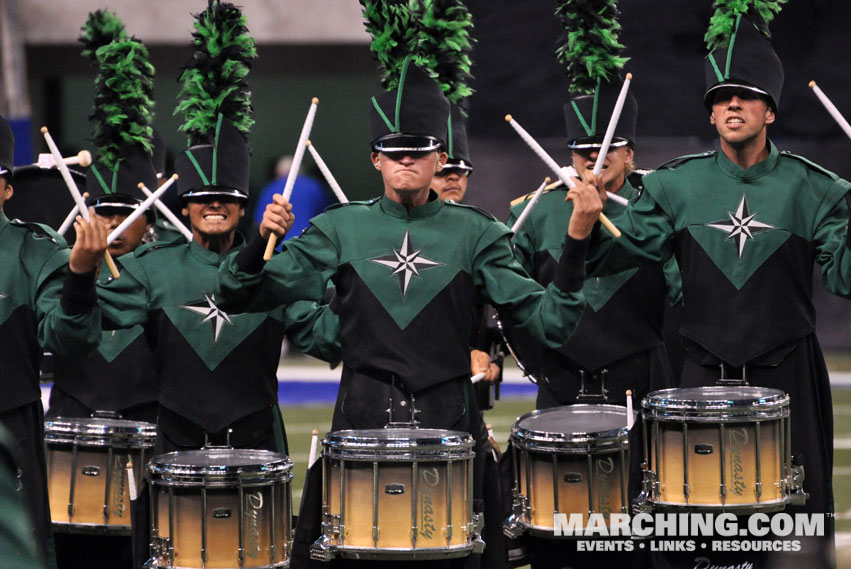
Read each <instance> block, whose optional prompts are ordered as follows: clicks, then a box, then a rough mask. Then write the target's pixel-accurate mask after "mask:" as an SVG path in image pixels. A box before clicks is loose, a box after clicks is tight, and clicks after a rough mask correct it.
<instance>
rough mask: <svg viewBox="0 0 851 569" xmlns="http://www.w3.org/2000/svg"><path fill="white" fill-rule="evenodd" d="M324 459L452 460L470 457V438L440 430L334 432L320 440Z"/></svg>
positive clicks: (471, 441)
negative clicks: (323, 448) (325, 457)
mask: <svg viewBox="0 0 851 569" xmlns="http://www.w3.org/2000/svg"><path fill="white" fill-rule="evenodd" d="M322 444H323V445H324V446H325V450H324V451H323V453H324V455H325V456H329V457H332V458H341V459H347V460H451V459H456V458H469V457H472V456H473V444H474V441H473V436H472V435H470V434H469V433H464V432H461V431H445V430H442V429H415V428H390V429H363V430H347V431H334V432H332V433H328V434H327V435H325V439H324V440H323V441H322Z"/></svg>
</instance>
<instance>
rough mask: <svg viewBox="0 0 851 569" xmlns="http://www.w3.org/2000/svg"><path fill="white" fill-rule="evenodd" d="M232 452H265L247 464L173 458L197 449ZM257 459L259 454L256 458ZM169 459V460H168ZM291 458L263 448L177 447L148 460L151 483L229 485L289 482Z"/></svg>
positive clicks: (163, 484) (245, 453)
mask: <svg viewBox="0 0 851 569" xmlns="http://www.w3.org/2000/svg"><path fill="white" fill-rule="evenodd" d="M216 452H231V453H234V452H235V453H237V454H241V455H248V454H249V453H252V454H253V455H254V456H255V457H256V456H257V455H265V456H266V457H267V458H274V459H275V460H267V461H266V462H251V463H247V464H241V465H238V466H234V465H220V464H214V463H209V464H184V463H180V462H176V460H177V459H178V458H179V457H180V455H183V456H185V455H189V454H191V455H197V454H199V453H209V454H211V455H214V454H215V453H216ZM258 460H259V458H258ZM169 461H170V462H169ZM294 466H295V465H294V463H293V461H292V459H290V457H289V456H288V455H286V454H283V453H279V452H275V451H270V450H265V449H232V448H226V449H195V450H179V451H172V452H167V453H163V454H158V455H156V456H155V457H153V458H152V459H151V461H150V462H149V463H148V465H147V468H148V472H149V474H150V475H151V483H152V484H155V485H161V486H195V485H198V486H208V485H209V486H213V485H217V484H221V485H232V484H235V483H238V484H240V485H247V484H251V483H260V484H261V485H263V483H265V482H267V481H268V482H277V481H282V482H288V481H289V480H291V479H292V478H293V472H292V469H293V467H294Z"/></svg>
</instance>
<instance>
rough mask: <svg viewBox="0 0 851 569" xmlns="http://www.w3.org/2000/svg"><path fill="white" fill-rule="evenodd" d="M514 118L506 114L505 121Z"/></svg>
mask: <svg viewBox="0 0 851 569" xmlns="http://www.w3.org/2000/svg"><path fill="white" fill-rule="evenodd" d="M513 120H514V118H513V117H512V116H511V115H505V122H511V121H513Z"/></svg>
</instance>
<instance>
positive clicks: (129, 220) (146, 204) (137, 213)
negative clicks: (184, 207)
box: [106, 174, 177, 245]
mask: <svg viewBox="0 0 851 569" xmlns="http://www.w3.org/2000/svg"><path fill="white" fill-rule="evenodd" d="M175 180H177V174H172V175H171V178H169V179H168V181H166V183H165V184H163V185H162V186H160V187H159V188H157V190H156V191H155V192H154V193H152V194H151V195H149V196H148V197H146V198H145V201H143V202H142V203H141V204H139V205H138V206H137V207H136V209H135V210H133V213H131V214H130V215H128V216H127V217H125V218H124V221H122V222H121V223H119V224H118V227H116V228H115V229H113V230H112V231H111V232H110V234H109V235H107V236H106V244H107V245H109V244H110V243H112V242H113V241H115V240H116V239H118V238H119V237H120V236H121V234H122V233H124V230H125V229H127V228H128V227H130V226H131V225H132V224H133V223H134V222H135V221H136V220H137V219H139V217H141V216H142V214H143V213H145V211H147V210H148V208H150V207H151V206H152V205H154V202H155V201H157V198H159V197H160V196H161V195H163V194H164V193H165V192H166V190H168V189H169V188H170V187H171V185H172V184H173V183H174V181H175ZM144 185H145V184H143V183H141V182H139V187H140V188H141V187H142V186H144Z"/></svg>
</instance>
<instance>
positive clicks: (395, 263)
mask: <svg viewBox="0 0 851 569" xmlns="http://www.w3.org/2000/svg"><path fill="white" fill-rule="evenodd" d="M413 248H414V246H413V244H412V243H411V237H410V235H409V234H408V232H407V231H406V232H405V237H404V238H403V239H402V247H401V248H400V249H399V250H396V249H393V255H390V256H388V257H376V258H374V259H370V261H372V262H373V263H378V264H379V265H384V266H385V267H390V268H391V269H393V271H392V272H391V273H390V276H391V277H392V276H393V275H399V286H401V287H402V297H404V296H405V295H407V294H408V285H409V284H410V283H411V278H412V277H417V278H420V279H421V278H422V277H421V276H420V269H422V270H426V269H433V268H435V267H441V266H443V263H438V262H437V261H432V260H430V259H426V258H425V257H421V256H420V253H421V251H420V250H417V251H413V252H409V251H411V250H412V249H413Z"/></svg>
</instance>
